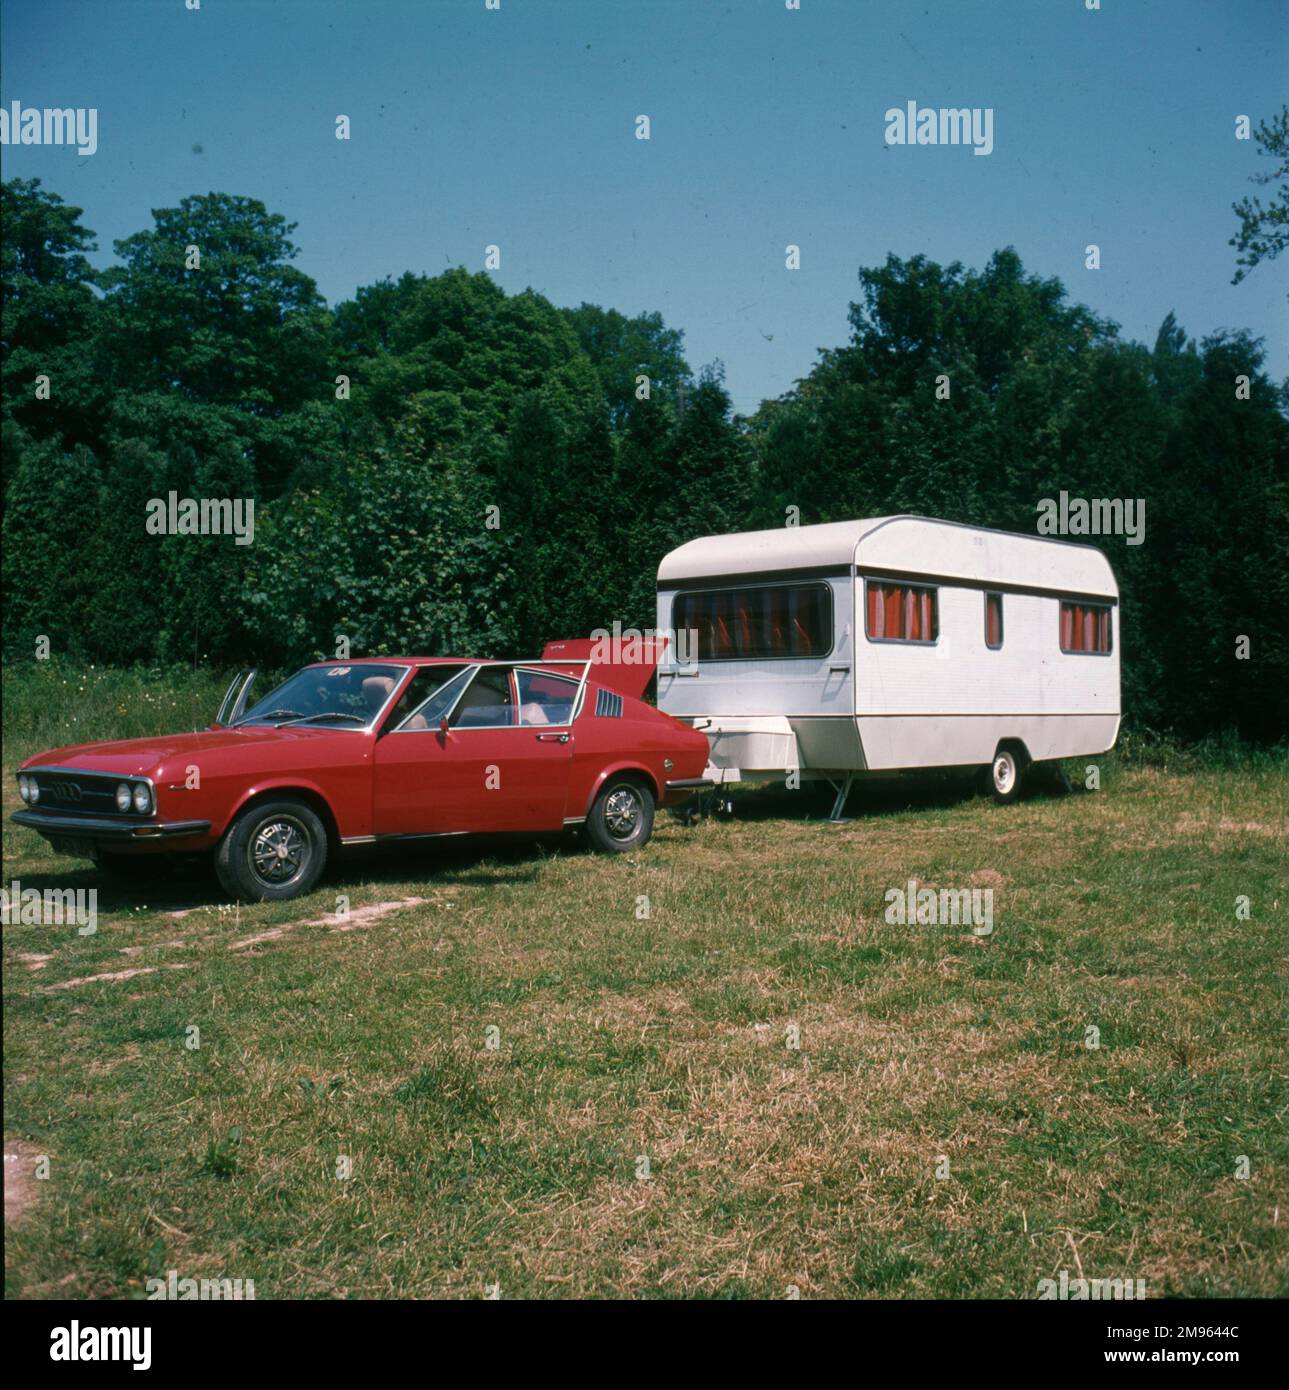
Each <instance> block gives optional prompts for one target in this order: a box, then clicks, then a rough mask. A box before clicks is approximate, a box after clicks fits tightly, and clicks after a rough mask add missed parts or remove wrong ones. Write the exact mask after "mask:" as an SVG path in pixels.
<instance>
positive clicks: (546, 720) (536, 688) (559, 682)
mask: <svg viewBox="0 0 1289 1390" xmlns="http://www.w3.org/2000/svg"><path fill="white" fill-rule="evenodd" d="M515 680H516V682H517V683H518V686H519V722H520V723H521V724H567V723H568V722H569V721H570V720H571V719H572V718H573V701H574V700H575V699H576V698H577V686H578V682H577V681H571V680H569V679H568V678H567V677H566V676H553V675H551V674H550V672H548V671H517V672H516V673H515Z"/></svg>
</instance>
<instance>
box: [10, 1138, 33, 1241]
mask: <svg viewBox="0 0 1289 1390" xmlns="http://www.w3.org/2000/svg"><path fill="white" fill-rule="evenodd" d="M41 1156H42V1155H41V1152H40V1150H39V1149H38V1148H36V1146H35V1145H34V1144H24V1143H23V1142H22V1140H21V1139H6V1140H5V1141H4V1224H5V1225H6V1226H16V1225H17V1224H18V1222H19V1221H21V1220H22V1219H23V1217H24V1216H26V1214H27V1213H28V1211H30V1210H31V1208H32V1207H33V1206H34V1205H35V1202H36V1171H35V1170H36V1160H37V1159H38V1158H40V1157H41Z"/></svg>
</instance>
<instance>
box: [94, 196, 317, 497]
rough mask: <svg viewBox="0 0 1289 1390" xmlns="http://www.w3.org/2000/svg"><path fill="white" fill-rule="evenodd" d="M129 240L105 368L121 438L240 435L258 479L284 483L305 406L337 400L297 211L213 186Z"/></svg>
mask: <svg viewBox="0 0 1289 1390" xmlns="http://www.w3.org/2000/svg"><path fill="white" fill-rule="evenodd" d="M152 216H153V222H154V225H153V227H151V228H150V229H149V230H147V231H142V232H136V233H135V234H134V235H133V236H129V237H126V238H125V239H124V240H121V241H118V242H116V243H115V249H116V253H117V255H118V256H119V257H121V260H122V262H123V264H122V265H119V266H115V267H113V268H112V269H110V270H108V271H106V272H104V274H103V277H102V281H103V285H104V287H105V289H106V292H107V297H106V300H105V302H104V305H103V322H102V325H101V331H100V333H99V337H98V343H97V349H98V354H97V355H98V370H99V372H100V374H101V376H102V377H103V379H104V380H105V382H106V383H107V385H108V386H109V387H110V390H111V393H112V402H113V406H112V419H111V433H112V436H113V438H114V439H116V440H121V439H126V438H139V437H143V438H145V439H146V440H147V442H148V443H149V444H150V445H151V446H153V447H157V448H169V447H170V446H171V445H172V444H174V443H176V442H177V443H188V444H191V445H192V447H194V448H196V449H198V450H199V451H205V450H208V449H209V448H210V447H211V444H212V438H213V437H215V436H218V437H219V438H221V439H225V438H233V439H236V440H237V441H239V444H240V447H241V448H243V449H244V450H245V451H246V452H247V453H248V454H249V455H250V457H251V458H252V459H253V460H254V463H255V468H254V477H255V480H256V482H257V483H258V484H263V485H264V486H265V487H266V489H267V490H268V491H269V492H272V491H274V490H279V489H281V488H282V487H284V486H285V485H286V481H287V479H288V478H289V475H290V473H291V471H292V469H293V468H294V467H295V465H296V462H297V451H296V448H295V443H296V441H295V437H294V434H293V431H292V429H291V416H292V415H293V414H294V412H296V411H298V410H299V409H300V408H301V407H302V406H304V405H305V403H306V402H309V401H319V400H322V399H324V398H330V397H331V396H332V394H333V391H334V385H333V378H334V375H335V372H334V371H333V369H332V364H333V363H334V361H335V353H334V352H333V350H332V346H331V319H330V315H329V314H328V313H327V312H326V309H325V306H324V304H323V301H322V297H321V296H320V295H319V294H318V291H317V287H316V286H315V284H314V282H313V280H312V279H311V278H310V277H309V276H307V275H306V274H305V273H304V272H303V271H301V270H298V269H297V268H296V267H295V266H293V265H292V264H291V261H292V260H293V259H294V258H295V257H296V255H297V254H298V251H297V248H296V246H295V245H294V243H293V242H292V241H291V233H292V232H293V231H294V230H295V225H294V223H288V222H286V220H285V219H284V218H283V217H281V216H280V215H279V214H277V213H270V212H269V211H268V209H267V208H266V207H265V206H264V204H263V203H261V202H259V201H258V200H257V199H255V198H245V197H237V196H233V195H231V194H226V193H208V194H203V195H200V196H194V197H189V198H184V199H183V200H182V202H181V203H180V204H179V206H178V207H175V208H158V209H154V211H153V214H152Z"/></svg>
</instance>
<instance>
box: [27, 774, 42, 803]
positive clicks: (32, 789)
mask: <svg viewBox="0 0 1289 1390" xmlns="http://www.w3.org/2000/svg"><path fill="white" fill-rule="evenodd" d="M39 800H40V784H39V783H38V782H37V781H36V779H35V778H34V777H28V778H27V802H28V804H29V805H31V806H34V805H35V804H36V802H38V801H39Z"/></svg>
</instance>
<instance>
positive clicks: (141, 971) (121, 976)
mask: <svg viewBox="0 0 1289 1390" xmlns="http://www.w3.org/2000/svg"><path fill="white" fill-rule="evenodd" d="M189 968H190V967H189V966H187V965H144V966H138V967H136V968H135V969H133V970H109V971H107V972H105V973H104V974H102V975H78V976H77V977H76V979H74V980H59V982H58V983H57V984H56V985H45V986H44V987H43V988H42V989H41V990H40V993H41V994H52V993H53V992H54V991H55V990H56V989H75V988H76V987H77V986H78V985H93V984H97V983H99V981H116V980H131V979H133V978H134V977H135V976H136V975H155V974H156V973H157V971H158V970H188V969H189Z"/></svg>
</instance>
